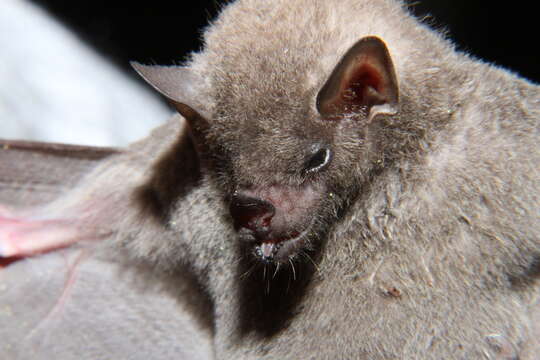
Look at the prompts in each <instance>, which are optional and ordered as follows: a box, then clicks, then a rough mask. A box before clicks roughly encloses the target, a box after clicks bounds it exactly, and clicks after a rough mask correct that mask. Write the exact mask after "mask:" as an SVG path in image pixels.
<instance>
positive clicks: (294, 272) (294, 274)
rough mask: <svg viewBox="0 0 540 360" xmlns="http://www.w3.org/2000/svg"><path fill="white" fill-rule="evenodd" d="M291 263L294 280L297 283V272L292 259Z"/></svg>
mask: <svg viewBox="0 0 540 360" xmlns="http://www.w3.org/2000/svg"><path fill="white" fill-rule="evenodd" d="M289 263H290V264H291V268H292V272H293V280H295V281H296V270H294V263H293V261H292V260H291V259H289Z"/></svg>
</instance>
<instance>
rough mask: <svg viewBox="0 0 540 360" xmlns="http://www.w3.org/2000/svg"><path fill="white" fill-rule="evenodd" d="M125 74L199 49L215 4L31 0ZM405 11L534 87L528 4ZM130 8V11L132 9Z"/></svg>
mask: <svg viewBox="0 0 540 360" xmlns="http://www.w3.org/2000/svg"><path fill="white" fill-rule="evenodd" d="M33 1H34V2H35V3H37V4H40V5H42V6H43V7H45V8H46V9H48V10H49V11H50V12H51V13H52V14H54V15H55V16H57V17H58V18H60V19H61V20H62V21H64V22H65V23H66V24H68V25H69V26H70V27H71V28H73V29H74V30H75V31H77V32H78V33H79V34H80V35H81V37H82V38H84V39H85V40H87V41H88V42H90V43H91V44H92V45H93V46H95V47H96V48H97V49H99V50H100V51H102V52H103V53H105V54H107V56H108V57H110V58H112V59H113V60H114V61H115V62H116V63H117V64H119V65H120V66H121V67H123V68H126V69H127V65H126V64H127V62H128V60H139V61H144V62H156V63H164V64H170V63H172V62H175V61H179V60H181V59H183V57H184V56H185V54H186V53H188V52H189V51H192V50H196V49H198V48H199V46H200V43H199V35H200V29H202V28H203V27H204V26H205V25H206V24H207V23H208V20H209V19H212V18H213V17H214V16H215V14H216V13H217V10H218V9H219V6H220V4H223V3H225V1H217V0H212V1H209V0H198V1H181V0H153V1H148V2H147V3H146V4H144V5H141V3H140V2H136V3H135V2H133V4H134V5H131V4H130V2H124V1H114V0H110V1H105V0H93V1H66V0H33ZM409 3H410V4H411V9H412V10H413V11H414V12H415V14H416V15H418V16H419V17H421V18H424V17H426V16H429V19H428V21H429V22H430V23H433V24H435V25H436V27H439V28H444V29H446V30H448V31H449V34H450V36H451V38H453V39H454V40H455V41H456V42H457V43H458V44H459V47H460V49H462V50H466V51H467V52H470V53H472V54H474V55H476V56H478V57H480V58H482V59H485V60H488V61H490V62H495V63H497V64H500V65H503V66H505V67H507V68H510V69H513V70H515V71H517V72H518V73H519V74H521V75H523V76H525V77H527V78H529V79H531V80H535V81H536V82H538V81H539V80H540V69H539V64H540V51H539V50H538V45H539V42H538V36H539V35H540V31H539V30H538V23H539V19H538V15H537V13H538V10H537V7H536V3H535V2H534V1H523V0H521V1H519V0H518V1H515V2H508V1H505V2H495V1H486V0H483V1H482V0H473V1H471V0H420V1H414V2H413V1H409ZM135 4H136V5H135Z"/></svg>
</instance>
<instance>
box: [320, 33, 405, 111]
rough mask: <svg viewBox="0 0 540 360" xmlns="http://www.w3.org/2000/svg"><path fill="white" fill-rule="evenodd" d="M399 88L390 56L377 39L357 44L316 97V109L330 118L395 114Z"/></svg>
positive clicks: (361, 41) (363, 40)
mask: <svg viewBox="0 0 540 360" xmlns="http://www.w3.org/2000/svg"><path fill="white" fill-rule="evenodd" d="M398 106H399V89H398V84H397V78H396V73H395V70H394V65H393V63H392V58H391V57H390V53H389V52H388V49H387V48H386V45H385V43H384V42H383V41H382V40H381V39H379V38H378V37H374V36H368V37H365V38H362V39H361V40H360V41H358V42H357V43H356V44H355V45H354V46H353V47H352V48H351V49H350V50H349V51H347V53H346V54H345V56H343V58H342V59H341V61H340V62H339V64H338V65H337V66H336V67H335V69H334V71H333V72H332V75H330V78H329V79H328V80H327V81H326V83H325V84H324V86H323V87H322V89H321V90H320V91H319V94H318V95H317V110H318V111H319V113H320V114H321V115H322V116H323V117H325V118H329V119H339V118H342V117H343V116H346V115H349V114H355V113H361V112H365V114H366V115H367V118H368V120H369V121H371V120H372V119H373V118H374V117H375V116H376V115H378V114H396V113H397V111H398Z"/></svg>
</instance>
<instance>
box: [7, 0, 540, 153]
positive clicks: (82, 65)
mask: <svg viewBox="0 0 540 360" xmlns="http://www.w3.org/2000/svg"><path fill="white" fill-rule="evenodd" d="M224 3H225V1H217V0H212V1H209V0H200V1H181V0H153V1H149V2H146V3H145V4H141V2H128V1H123V0H108V1H105V0H92V1H84V0H80V1H73V0H0V138H8V139H26V140H39V141H52V142H64V143H75V144H86V145H103V146H123V145H126V144H128V143H130V142H132V141H134V140H136V139H139V138H141V137H143V136H144V135H146V134H147V133H148V132H149V131H150V129H151V128H153V127H155V126H157V125H159V124H160V123H162V122H164V121H166V119H167V118H168V117H169V116H170V114H171V113H172V111H171V109H170V108H169V107H168V106H167V105H166V104H165V102H164V101H163V99H161V98H160V97H158V96H157V95H156V94H155V92H153V91H151V90H150V89H149V87H148V86H147V85H145V84H143V82H142V81H141V80H140V79H138V78H137V76H136V75H135V73H134V71H133V70H132V69H131V68H130V66H129V61H131V60H135V61H139V62H142V63H146V64H152V63H155V64H179V63H181V62H182V61H183V60H184V59H185V58H186V56H187V54H189V53H190V52H192V51H196V50H198V49H200V47H201V43H200V41H199V39H200V35H201V30H202V29H203V28H204V27H205V26H206V25H207V24H208V21H209V20H210V19H212V18H214V16H215V15H216V14H217V12H218V10H219V8H220V6H222V5H223V4H224ZM408 3H409V4H410V8H411V10H412V11H413V13H414V14H415V15H416V16H418V17H419V18H421V19H424V21H425V22H426V23H429V24H431V25H432V26H433V27H435V28H439V29H442V30H444V31H446V32H447V33H448V35H449V37H451V38H452V39H454V41H455V42H456V43H457V45H458V48H459V49H460V50H463V51H466V52H469V53H471V54H473V55H474V56H476V57H477V58H480V59H483V60H485V61H489V62H492V63H495V64H498V65H501V66H503V67H505V68H507V69H510V70H512V71H514V72H516V73H518V74H520V75H521V76H524V77H526V78H528V79H530V80H532V81H535V82H537V83H538V82H540V70H539V67H538V64H540V52H539V51H538V40H537V36H538V35H539V31H538V30H537V26H538V25H537V23H538V20H537V15H536V13H537V10H536V7H535V2H532V1H516V2H515V3H512V4H511V3H508V2H505V3H502V2H498V3H497V5H496V3H495V2H492V1H470V0H422V1H416V2H413V0H410V1H408Z"/></svg>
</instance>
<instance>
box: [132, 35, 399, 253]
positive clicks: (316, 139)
mask: <svg viewBox="0 0 540 360" xmlns="http://www.w3.org/2000/svg"><path fill="white" fill-rule="evenodd" d="M225 56H226V55H225ZM246 56H249V54H246ZM272 61H273V60H271V59H268V58H267V59H264V60H261V59H260V58H259V57H257V59H254V60H253V67H254V68H257V69H258V70H256V74H257V75H256V76H257V79H255V80H254V79H253V71H251V75H250V73H249V72H246V71H241V70H239V71H237V72H231V71H224V70H223V68H221V69H220V68H219V66H216V69H215V70H214V71H213V72H210V73H209V74H206V75H205V76H206V77H204V78H203V77H202V76H201V75H200V74H197V72H196V71H194V70H192V69H190V68H184V67H164V66H143V65H140V64H133V66H134V68H135V70H136V71H137V72H138V73H139V74H140V75H141V76H142V77H143V78H145V80H147V81H148V82H149V83H150V84H151V85H152V86H154V87H155V88H156V89H157V90H158V91H159V92H161V93H162V94H163V95H165V96H166V97H167V98H168V99H169V101H170V102H171V103H172V104H173V105H174V106H175V108H176V109H177V110H178V112H179V113H180V114H181V115H182V116H183V117H185V118H186V119H187V121H188V123H189V126H190V129H191V136H192V139H193V142H194V144H195V146H196V148H197V149H198V153H199V157H200V160H201V163H205V164H207V165H208V166H206V168H207V169H208V171H209V172H210V173H211V177H212V178H213V179H214V180H215V181H214V183H215V185H216V186H218V187H219V188H220V190H221V191H222V192H223V194H224V198H225V199H226V201H227V203H228V204H229V209H230V215H231V220H232V223H233V224H234V228H235V230H236V231H237V234H238V239H239V241H240V242H241V243H243V244H244V245H245V246H246V247H247V248H248V249H249V252H250V253H251V254H253V255H254V256H255V257H256V258H258V259H260V260H261V261H263V262H267V263H268V262H271V263H283V262H288V261H289V260H290V259H292V258H295V257H296V256H297V255H298V254H301V253H302V252H303V251H307V250H309V249H310V248H312V247H313V246H314V245H315V244H318V243H320V242H321V241H323V240H324V238H325V236H326V234H327V233H328V231H329V229H331V227H332V226H333V224H334V223H336V222H337V221H339V219H340V217H341V215H342V214H343V212H344V211H347V209H348V207H349V206H350V204H351V203H352V202H354V200H355V198H356V197H357V196H358V193H359V191H361V188H362V184H364V183H365V182H366V181H367V179H368V178H369V177H370V176H371V174H372V172H373V171H374V170H376V169H377V167H378V166H380V164H381V161H382V160H383V159H382V156H383V155H382V154H381V152H380V151H378V148H377V146H378V144H377V132H379V131H381V126H380V124H379V122H380V118H381V117H389V116H390V117H391V116H396V114H397V113H398V105H399V104H398V86H397V80H396V75H395V71H394V67H393V64H392V60H391V57H390V55H389V52H388V50H387V48H386V45H385V44H384V42H383V41H382V40H380V39H379V38H377V37H365V38H362V39H361V40H360V41H358V42H357V43H356V44H355V45H354V46H352V48H350V49H349V50H348V51H347V52H346V53H345V55H344V56H343V57H342V58H341V60H340V61H339V62H337V63H336V64H335V67H334V69H333V70H332V71H331V72H329V73H326V74H319V77H320V79H319V81H318V82H319V86H317V87H309V86H305V85H298V84H299V83H302V71H305V70H303V69H295V68H294V67H292V68H288V69H287V68H286V69H285V70H283V71H278V70H271V69H272V66H270V65H272ZM276 61H277V60H276ZM304 75H305V74H304ZM204 82H206V83H207V82H210V84H211V86H210V88H211V89H212V90H211V91H210V92H209V93H210V95H209V94H208V92H207V93H205V94H201V93H200V92H199V91H198V90H197V89H198V88H200V86H199V85H200V84H201V83H204ZM304 83H305V82H304Z"/></svg>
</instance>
